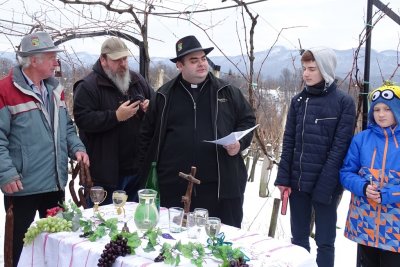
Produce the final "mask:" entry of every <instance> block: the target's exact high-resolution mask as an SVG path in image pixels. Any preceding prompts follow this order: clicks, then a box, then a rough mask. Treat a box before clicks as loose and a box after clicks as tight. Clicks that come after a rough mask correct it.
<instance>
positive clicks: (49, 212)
mask: <svg viewBox="0 0 400 267" xmlns="http://www.w3.org/2000/svg"><path fill="white" fill-rule="evenodd" d="M63 211H64V209H63V208H60V207H54V208H51V209H48V210H47V214H46V217H54V216H56V215H57V213H60V212H63Z"/></svg>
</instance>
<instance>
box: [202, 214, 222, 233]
mask: <svg viewBox="0 0 400 267" xmlns="http://www.w3.org/2000/svg"><path fill="white" fill-rule="evenodd" d="M205 229H206V233H207V235H208V236H209V237H211V238H213V237H215V236H216V235H218V234H219V231H220V230H221V219H220V218H217V217H209V218H208V219H207V222H206V226H205Z"/></svg>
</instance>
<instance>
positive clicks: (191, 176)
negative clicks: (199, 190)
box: [179, 166, 200, 214]
mask: <svg viewBox="0 0 400 267" xmlns="http://www.w3.org/2000/svg"><path fill="white" fill-rule="evenodd" d="M195 176H196V167H193V166H192V168H191V170H190V174H186V173H183V172H179V177H182V178H183V179H186V180H188V181H189V183H188V186H187V189H186V193H185V195H184V196H182V202H183V209H184V211H185V214H187V213H188V212H189V211H190V203H191V202H192V190H193V183H195V184H200V180H198V179H196V178H194V177H195Z"/></svg>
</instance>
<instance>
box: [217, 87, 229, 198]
mask: <svg viewBox="0 0 400 267" xmlns="http://www.w3.org/2000/svg"><path fill="white" fill-rule="evenodd" d="M224 87H226V85H224V86H222V87H221V88H219V89H218V90H217V92H216V96H215V101H216V103H215V119H214V129H215V133H214V135H215V136H214V138H215V139H217V137H218V136H217V133H218V125H217V118H218V112H219V111H218V94H219V91H221V90H222V89H223V88H224ZM215 152H216V155H217V175H218V192H217V198H218V200H219V195H220V191H221V173H220V170H219V153H218V145H217V144H215Z"/></svg>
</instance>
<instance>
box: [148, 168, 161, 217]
mask: <svg viewBox="0 0 400 267" xmlns="http://www.w3.org/2000/svg"><path fill="white" fill-rule="evenodd" d="M146 189H153V190H154V191H156V192H157V196H156V206H157V209H158V211H160V188H159V186H158V175H157V162H155V161H153V162H152V163H151V168H150V172H149V176H148V177H147V181H146Z"/></svg>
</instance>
